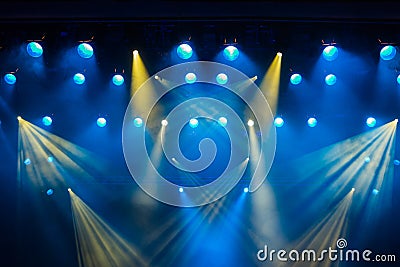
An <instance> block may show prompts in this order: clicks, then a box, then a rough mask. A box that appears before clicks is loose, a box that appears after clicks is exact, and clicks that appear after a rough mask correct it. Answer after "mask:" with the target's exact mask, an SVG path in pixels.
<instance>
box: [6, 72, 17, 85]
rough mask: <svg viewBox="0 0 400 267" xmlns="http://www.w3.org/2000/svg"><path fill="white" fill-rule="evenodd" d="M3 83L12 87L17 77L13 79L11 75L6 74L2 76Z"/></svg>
mask: <svg viewBox="0 0 400 267" xmlns="http://www.w3.org/2000/svg"><path fill="white" fill-rule="evenodd" d="M4 81H5V82H6V83H7V84H10V85H13V84H15V83H16V82H17V77H15V75H14V74H12V73H7V74H6V75H4Z"/></svg>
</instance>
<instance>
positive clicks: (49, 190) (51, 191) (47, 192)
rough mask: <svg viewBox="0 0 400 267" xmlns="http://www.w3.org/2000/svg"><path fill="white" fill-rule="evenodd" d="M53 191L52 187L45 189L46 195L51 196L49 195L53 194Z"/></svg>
mask: <svg viewBox="0 0 400 267" xmlns="http://www.w3.org/2000/svg"><path fill="white" fill-rule="evenodd" d="M53 193H54V190H53V189H51V188H50V189H48V190H47V191H46V194H47V195H48V196H51V195H53Z"/></svg>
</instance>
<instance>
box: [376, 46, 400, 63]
mask: <svg viewBox="0 0 400 267" xmlns="http://www.w3.org/2000/svg"><path fill="white" fill-rule="evenodd" d="M380 55H381V59H383V60H392V59H393V58H394V57H395V56H396V48H395V47H393V46H391V45H387V46H385V47H383V48H382V49H381V52H380Z"/></svg>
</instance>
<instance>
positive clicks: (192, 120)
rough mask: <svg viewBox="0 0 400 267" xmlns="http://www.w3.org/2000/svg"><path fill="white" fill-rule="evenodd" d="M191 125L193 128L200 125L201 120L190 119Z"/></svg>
mask: <svg viewBox="0 0 400 267" xmlns="http://www.w3.org/2000/svg"><path fill="white" fill-rule="evenodd" d="M189 126H190V127H192V128H193V129H194V128H196V127H197V126H199V121H198V120H197V119H190V121H189Z"/></svg>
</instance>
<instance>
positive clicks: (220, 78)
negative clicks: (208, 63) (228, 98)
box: [215, 73, 228, 85]
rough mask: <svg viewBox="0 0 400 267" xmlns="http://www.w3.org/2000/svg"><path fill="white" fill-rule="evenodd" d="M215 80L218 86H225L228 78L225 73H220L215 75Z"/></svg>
mask: <svg viewBox="0 0 400 267" xmlns="http://www.w3.org/2000/svg"><path fill="white" fill-rule="evenodd" d="M215 80H216V81H217V83H218V84H221V85H223V84H226V83H227V82H228V76H227V75H226V74H225V73H220V74H218V75H217V77H216V78H215Z"/></svg>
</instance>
